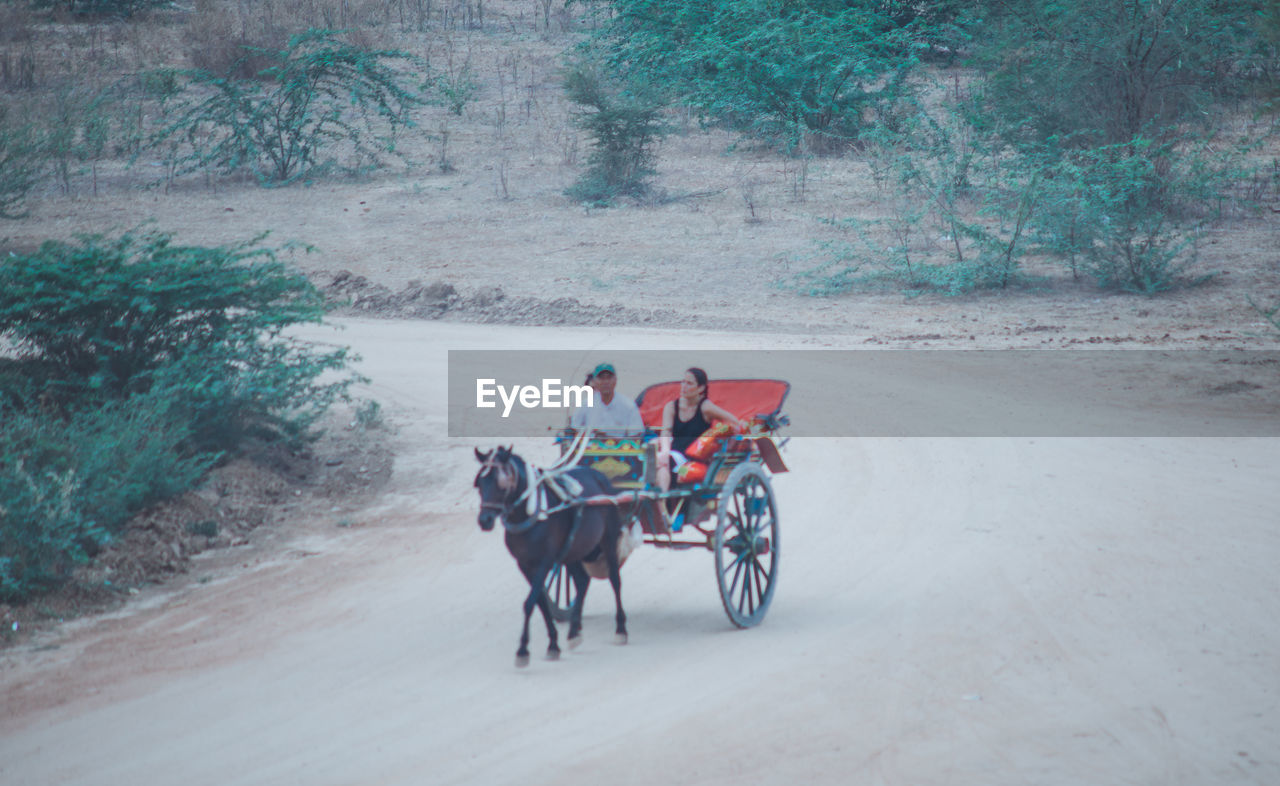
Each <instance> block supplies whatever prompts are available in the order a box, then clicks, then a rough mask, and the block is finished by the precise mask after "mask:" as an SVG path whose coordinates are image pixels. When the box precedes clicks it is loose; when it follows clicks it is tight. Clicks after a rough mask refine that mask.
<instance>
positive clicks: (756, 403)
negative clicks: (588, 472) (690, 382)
mask: <svg viewBox="0 0 1280 786" xmlns="http://www.w3.org/2000/svg"><path fill="white" fill-rule="evenodd" d="M790 390H791V383H789V382H784V381H782V380H780V379H713V380H711V381H710V382H708V383H707V398H709V399H711V400H712V401H713V402H715V403H716V404H719V405H720V406H722V407H724V408H725V409H727V410H729V411H730V412H732V413H733V414H734V415H737V416H738V417H739V418H742V419H743V420H750V419H751V418H754V417H755V416H757V415H776V414H778V412H779V411H781V409H782V402H783V401H785V400H786V398H787V393H788V392H790ZM679 397H680V383H679V382H678V381H676V382H659V383H658V384H656V385H650V386H649V387H647V388H645V389H644V390H643V391H642V392H641V393H640V395H639V396H637V397H636V406H638V407H640V416H641V417H642V418H644V424H645V425H646V426H648V427H649V428H652V429H660V428H662V408H663V407H665V406H666V405H667V402H668V401H674V400H675V399H677V398H679Z"/></svg>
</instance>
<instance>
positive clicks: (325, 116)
mask: <svg viewBox="0 0 1280 786" xmlns="http://www.w3.org/2000/svg"><path fill="white" fill-rule="evenodd" d="M337 36H338V34H337V33H335V32H334V31H331V30H317V29H312V30H308V31H307V32H305V33H302V34H299V35H296V36H294V37H292V38H291V39H290V40H289V43H288V45H287V46H286V47H285V48H284V49H281V50H279V51H268V50H261V49H254V48H250V49H249V54H250V55H251V56H258V57H265V58H266V59H267V61H268V62H270V63H271V65H270V66H269V67H267V68H265V69H263V70H262V71H260V72H259V73H258V75H257V76H258V78H257V79H242V78H236V77H230V76H221V75H215V74H211V73H209V72H203V71H196V72H191V73H190V74H189V76H190V77H191V78H192V80H193V82H194V84H195V86H196V87H198V88H200V89H201V90H202V91H203V97H198V98H194V99H192V100H189V101H188V102H187V103H186V105H185V106H183V107H181V108H179V109H177V110H176V111H175V112H174V113H173V114H172V116H171V117H170V118H169V119H168V120H167V122H166V123H165V124H164V125H163V126H162V127H161V129H160V130H159V131H158V132H157V133H156V134H155V135H154V136H153V138H152V145H154V146H162V145H165V144H172V143H174V142H178V141H180V142H182V143H185V145H186V152H184V153H182V154H180V155H179V156H178V159H177V161H176V162H175V164H176V172H175V174H179V175H181V174H185V173H189V172H193V171H196V170H198V169H202V168H209V167H211V168H214V169H218V170H221V171H223V172H236V171H239V170H241V169H247V170H249V171H251V172H253V173H254V174H255V175H256V176H257V177H258V179H259V181H260V182H262V183H263V184H271V185H284V184H287V183H291V182H293V181H295V180H297V179H298V178H301V177H306V176H310V175H314V174H316V173H317V172H318V171H320V170H321V169H322V168H324V167H327V166H332V165H334V164H335V159H333V158H325V157H324V156H325V155H326V154H327V153H329V152H330V150H331V149H332V148H333V146H334V145H335V144H339V143H341V144H343V145H345V146H346V152H347V153H348V154H349V155H350V156H352V157H354V159H355V160H357V161H360V162H362V166H363V168H365V169H370V168H376V167H378V166H381V165H382V164H383V161H384V156H387V155H396V138H397V135H398V134H399V132H400V130H401V129H403V128H406V127H409V126H411V125H412V113H413V110H414V109H415V108H416V107H417V106H419V105H420V104H422V103H423V100H422V98H421V97H420V96H419V95H418V94H417V93H415V92H414V91H412V90H411V89H410V88H409V87H408V82H407V77H406V76H405V75H403V74H401V73H400V72H397V71H396V70H394V69H393V68H392V67H391V65H390V63H391V62H393V61H396V60H402V61H408V60H412V58H411V57H410V56H409V55H408V54H406V53H403V52H398V51H383V50H370V49H365V48H362V47H357V46H353V45H351V44H347V43H343V42H342V41H341V40H339V38H338V37H337Z"/></svg>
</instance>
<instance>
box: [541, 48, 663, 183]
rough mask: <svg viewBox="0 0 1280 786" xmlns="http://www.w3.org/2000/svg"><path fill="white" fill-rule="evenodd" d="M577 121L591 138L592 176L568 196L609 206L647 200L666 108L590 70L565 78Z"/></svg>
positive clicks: (576, 70) (581, 180)
mask: <svg viewBox="0 0 1280 786" xmlns="http://www.w3.org/2000/svg"><path fill="white" fill-rule="evenodd" d="M565 91H566V92H567V93H568V96H569V100H571V101H573V102H574V103H575V104H577V105H578V107H579V110H578V112H577V114H576V116H575V122H576V123H577V125H578V127H579V128H582V129H583V130H584V131H586V132H587V134H588V135H589V136H590V137H591V156H590V158H589V160H588V162H587V171H586V172H585V173H583V175H582V177H580V178H579V179H578V181H577V182H576V183H574V184H573V185H572V186H571V187H570V188H569V189H568V190H567V191H566V192H565V193H566V194H567V195H568V196H570V197H572V198H573V199H576V200H578V201H580V202H589V203H593V204H608V203H609V202H612V201H613V200H614V199H617V198H618V197H623V196H630V197H643V196H644V195H645V194H646V193H647V192H648V190H649V184H648V180H649V178H650V177H651V176H652V175H653V174H654V162H655V161H656V158H657V156H656V154H655V152H654V147H655V146H656V145H657V143H658V142H659V141H660V140H661V138H662V136H663V134H665V133H666V126H665V124H664V123H663V122H662V116H661V112H662V105H661V104H660V103H659V102H658V101H657V100H656V99H654V98H653V96H652V95H651V94H650V93H649V92H648V91H645V90H642V89H634V90H629V89H627V88H625V87H623V86H622V85H620V84H617V83H615V82H613V81H611V80H609V79H608V78H607V77H606V76H605V75H604V74H602V73H601V72H600V71H599V70H598V69H596V68H594V67H592V66H590V65H578V66H576V67H574V68H572V69H570V70H569V72H568V73H567V74H566V76H565Z"/></svg>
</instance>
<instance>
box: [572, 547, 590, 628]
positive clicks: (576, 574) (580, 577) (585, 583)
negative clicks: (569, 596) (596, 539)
mask: <svg viewBox="0 0 1280 786" xmlns="http://www.w3.org/2000/svg"><path fill="white" fill-rule="evenodd" d="M569 577H570V578H572V579H573V586H574V589H576V590H577V592H575V593H574V596H573V606H572V607H571V608H570V609H569V648H570V649H573V648H575V647H577V646H578V645H579V644H581V643H582V609H583V607H584V606H585V605H586V601H587V588H588V587H590V586H591V576H590V575H588V574H587V569H586V568H584V567H582V563H581V562H575V563H573V564H571V565H570V566H569Z"/></svg>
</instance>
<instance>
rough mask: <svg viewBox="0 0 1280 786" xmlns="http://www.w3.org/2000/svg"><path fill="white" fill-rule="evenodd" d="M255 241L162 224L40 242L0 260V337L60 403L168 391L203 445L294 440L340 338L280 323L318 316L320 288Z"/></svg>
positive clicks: (321, 394) (330, 393)
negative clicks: (310, 338)
mask: <svg viewBox="0 0 1280 786" xmlns="http://www.w3.org/2000/svg"><path fill="white" fill-rule="evenodd" d="M258 240H260V239H255V240H254V241H250V242H249V243H244V244H241V245H237V246H218V247H212V248H210V247H200V246H180V245H175V244H174V243H173V239H172V237H171V236H170V235H167V234H163V233H150V234H143V235H134V234H132V233H125V234H123V235H121V236H119V237H116V238H106V237H102V236H91V237H85V238H82V239H81V241H80V243H79V244H69V243H61V242H48V243H45V244H44V245H43V246H42V247H41V248H40V250H39V251H38V252H36V253H35V254H30V255H20V256H14V257H10V258H9V259H7V260H4V262H3V267H0V337H4V338H7V339H9V340H10V341H13V342H15V343H17V345H18V346H19V347H21V348H22V349H23V350H24V358H25V359H26V360H27V361H28V362H29V363H31V374H32V375H33V376H35V375H40V376H41V377H42V378H43V379H44V380H45V386H46V390H47V391H49V394H50V395H51V396H53V398H54V399H55V401H56V402H57V403H58V404H59V405H60V406H75V404H76V402H79V401H84V400H86V399H87V398H89V397H105V398H121V397H124V396H127V395H130V394H132V393H137V392H146V391H149V390H152V389H154V388H160V389H167V390H169V391H170V396H171V398H173V399H174V401H175V406H178V407H183V408H185V409H186V410H187V413H188V415H189V417H190V419H191V423H192V425H193V433H194V435H195V437H196V439H197V440H198V442H199V444H200V445H202V446H204V447H209V448H216V449H222V448H225V447H227V446H228V445H231V444H235V442H237V441H238V440H239V439H240V438H241V437H242V436H243V435H245V434H248V433H255V432H259V433H260V432H267V433H271V434H275V435H284V436H289V437H291V438H299V437H301V436H302V435H304V434H305V433H306V430H307V427H308V426H309V425H310V424H311V423H312V422H313V421H314V420H315V418H316V417H318V415H319V414H320V413H321V412H323V411H324V409H325V408H326V407H327V406H328V405H329V403H331V402H332V401H333V400H334V399H335V398H336V397H337V396H340V395H343V394H344V392H345V390H346V387H347V386H348V385H350V383H351V380H342V381H337V382H328V383H324V384H321V383H319V382H318V381H317V380H318V379H319V377H320V376H321V375H322V374H324V373H325V372H327V371H331V370H336V369H340V368H342V367H343V365H344V363H345V361H346V353H345V350H335V351H332V352H316V351H314V350H312V349H311V348H310V347H308V346H307V345H306V344H304V343H302V342H299V341H297V340H295V339H292V338H289V337H287V336H285V335H284V334H283V331H284V330H285V329H286V328H288V327H289V326H291V325H295V324H299V323H306V322H312V323H314V322H319V321H320V320H321V318H322V316H323V314H324V310H325V306H324V299H323V296H322V295H321V294H320V292H319V291H317V290H316V289H315V287H314V286H312V285H311V283H310V282H309V281H308V280H307V279H306V278H305V277H304V276H302V275H301V274H299V273H295V272H292V271H290V270H289V268H288V267H287V266H286V265H285V264H284V263H283V262H282V261H280V260H279V259H278V258H277V255H276V252H275V251H274V250H272V249H269V248H263V247H260V246H259V245H258Z"/></svg>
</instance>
